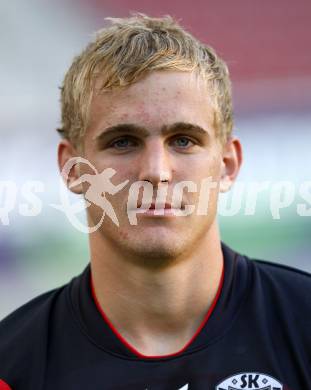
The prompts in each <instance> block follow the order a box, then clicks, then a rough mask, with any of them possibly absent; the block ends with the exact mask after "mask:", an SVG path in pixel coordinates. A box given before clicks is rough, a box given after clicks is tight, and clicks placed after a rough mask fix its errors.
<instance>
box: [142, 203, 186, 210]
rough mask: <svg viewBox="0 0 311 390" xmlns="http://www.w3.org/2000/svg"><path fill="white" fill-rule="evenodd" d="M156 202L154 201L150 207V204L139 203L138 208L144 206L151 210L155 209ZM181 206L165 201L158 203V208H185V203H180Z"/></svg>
mask: <svg viewBox="0 0 311 390" xmlns="http://www.w3.org/2000/svg"><path fill="white" fill-rule="evenodd" d="M155 205H156V204H155V203H154V202H152V203H151V205H150V207H148V205H147V204H139V205H138V206H137V207H138V208H141V207H143V208H145V209H149V210H154V209H155ZM178 206H179V207H177V206H174V205H171V203H165V204H161V203H159V204H158V209H182V210H183V209H184V205H183V204H181V205H178Z"/></svg>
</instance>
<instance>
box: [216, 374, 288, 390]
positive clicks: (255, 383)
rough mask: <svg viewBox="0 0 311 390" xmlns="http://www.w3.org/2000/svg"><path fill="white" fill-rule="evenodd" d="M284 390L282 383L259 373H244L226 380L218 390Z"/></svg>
mask: <svg viewBox="0 0 311 390" xmlns="http://www.w3.org/2000/svg"><path fill="white" fill-rule="evenodd" d="M242 389H243V390H283V385H282V383H281V382H279V381H278V380H276V379H275V378H273V377H272V376H270V375H266V374H260V373H258V372H243V373H241V374H236V375H234V376H231V377H230V378H227V379H225V380H224V381H222V382H221V383H219V384H218V385H217V386H216V390H242Z"/></svg>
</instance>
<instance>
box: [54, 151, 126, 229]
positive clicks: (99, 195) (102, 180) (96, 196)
mask: <svg viewBox="0 0 311 390" xmlns="http://www.w3.org/2000/svg"><path fill="white" fill-rule="evenodd" d="M75 164H87V165H88V166H89V167H90V168H91V169H92V171H93V172H94V174H93V175H91V174H89V173H85V174H83V175H82V176H80V177H79V179H77V180H75V181H74V182H73V183H71V184H70V186H69V188H73V187H75V186H77V185H80V184H82V183H85V182H87V183H89V187H88V189H87V190H86V192H85V194H84V198H85V201H84V205H83V204H81V202H78V203H75V204H74V205H72V204H71V203H70V201H69V196H68V195H69V194H68V190H67V188H66V187H64V186H63V185H62V183H61V185H60V200H61V204H60V205H55V204H51V205H50V206H52V207H54V208H56V209H58V210H60V211H63V212H64V213H65V214H66V216H67V218H68V219H69V221H70V223H71V224H72V225H73V226H74V227H75V228H76V229H78V230H80V231H81V232H83V233H92V232H95V231H96V230H98V229H99V228H100V226H101V225H102V223H103V220H104V217H105V215H108V216H109V217H110V218H111V220H112V221H113V222H114V223H115V224H116V225H117V226H119V221H118V218H117V215H116V213H115V211H114V209H113V207H112V205H111V203H110V202H109V201H108V199H107V198H106V197H105V194H106V193H108V194H110V195H115V194H116V193H117V192H119V191H120V190H121V189H123V188H124V187H125V186H126V185H127V183H128V182H129V180H125V181H124V182H123V183H120V184H119V185H117V186H115V185H114V184H113V183H112V182H111V181H110V179H111V178H112V177H113V176H114V175H115V173H116V171H115V170H114V169H113V168H107V169H104V170H103V171H102V172H101V173H98V171H97V169H96V168H95V167H94V165H93V164H91V163H90V162H89V161H88V160H87V159H85V158H83V157H77V158H71V159H69V160H68V161H67V162H66V164H65V165H64V167H63V169H62V172H61V176H62V180H64V182H65V183H67V182H68V179H69V174H70V171H71V169H72V168H73V166H74V165H75ZM92 203H93V204H95V205H97V206H99V207H100V208H101V209H102V210H103V214H102V216H101V218H100V220H99V222H98V223H97V224H96V225H95V226H92V227H89V226H85V225H84V224H82V223H81V222H80V220H79V219H78V218H77V216H76V215H77V213H80V212H81V211H83V210H86V209H87V208H88V207H89V206H90V205H91V204H92Z"/></svg>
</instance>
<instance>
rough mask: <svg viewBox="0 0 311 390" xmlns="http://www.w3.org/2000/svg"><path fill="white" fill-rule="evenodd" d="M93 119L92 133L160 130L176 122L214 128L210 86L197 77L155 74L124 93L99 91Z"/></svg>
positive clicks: (90, 122) (92, 112) (187, 73)
mask: <svg viewBox="0 0 311 390" xmlns="http://www.w3.org/2000/svg"><path fill="white" fill-rule="evenodd" d="M99 86H100V80H98V81H97V84H96V87H95V93H94V95H93V98H92V102H91V106H90V115H89V126H88V127H89V131H92V132H93V133H94V132H96V131H100V130H101V129H102V128H103V127H105V126H114V125H117V124H122V123H135V124H138V125H140V126H144V127H149V128H150V129H154V130H156V129H157V128H160V127H163V126H165V125H170V124H171V123H176V122H187V123H190V122H191V123H194V124H197V125H199V126H201V127H211V126H212V123H213V118H214V108H213V106H212V103H211V97H210V94H209V91H208V88H207V85H206V82H205V81H204V80H203V79H202V78H201V77H200V76H197V75H196V74H194V73H189V72H175V71H174V72H173V71H154V72H151V73H150V74H149V75H147V76H146V77H144V78H143V79H142V80H139V81H137V82H136V83H134V84H131V85H130V86H129V87H126V88H123V89H115V90H113V91H104V92H96V91H98V89H99ZM93 135H94V134H93Z"/></svg>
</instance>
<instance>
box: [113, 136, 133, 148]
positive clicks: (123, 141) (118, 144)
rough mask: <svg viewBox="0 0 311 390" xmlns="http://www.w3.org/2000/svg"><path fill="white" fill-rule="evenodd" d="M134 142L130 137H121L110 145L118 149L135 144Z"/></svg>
mask: <svg viewBox="0 0 311 390" xmlns="http://www.w3.org/2000/svg"><path fill="white" fill-rule="evenodd" d="M133 144H134V142H133V140H131V139H130V138H128V137H123V138H119V139H117V140H116V141H113V142H112V143H111V144H110V147H115V148H116V149H124V148H127V147H128V146H133Z"/></svg>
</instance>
